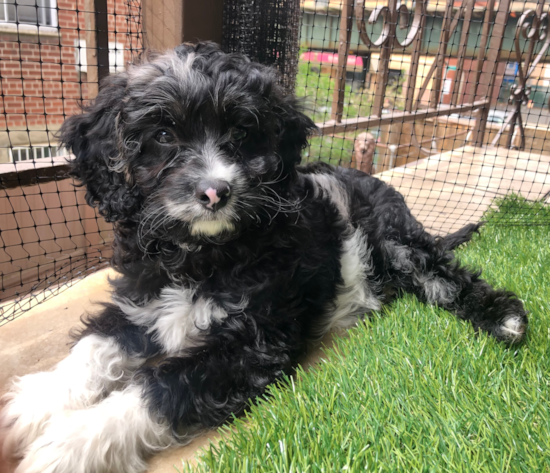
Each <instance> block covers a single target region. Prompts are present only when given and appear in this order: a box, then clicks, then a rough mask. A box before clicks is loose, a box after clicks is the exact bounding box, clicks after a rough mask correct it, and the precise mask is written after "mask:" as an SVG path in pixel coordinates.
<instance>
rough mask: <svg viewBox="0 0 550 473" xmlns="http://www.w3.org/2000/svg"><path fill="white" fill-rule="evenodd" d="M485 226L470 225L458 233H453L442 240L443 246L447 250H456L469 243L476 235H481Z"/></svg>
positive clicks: (483, 223)
mask: <svg viewBox="0 0 550 473" xmlns="http://www.w3.org/2000/svg"><path fill="white" fill-rule="evenodd" d="M483 225H485V222H479V223H469V224H468V225H466V226H465V227H462V228H461V229H460V230H458V231H457V232H454V233H451V234H450V235H447V236H445V237H442V238H441V244H442V245H443V246H444V247H445V249H446V250H454V249H455V248H458V247H459V246H460V245H462V244H463V243H468V242H469V241H470V240H471V239H472V235H473V234H474V233H479V229H480V228H481V227H482V226H483Z"/></svg>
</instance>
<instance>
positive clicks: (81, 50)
mask: <svg viewBox="0 0 550 473" xmlns="http://www.w3.org/2000/svg"><path fill="white" fill-rule="evenodd" d="M76 63H77V64H78V65H79V66H80V71H81V72H88V64H87V60H86V40H84V39H81V40H79V41H78V42H77V49H76ZM125 66H126V63H125V62H124V44H123V43H112V42H111V41H109V72H122V71H124V68H125Z"/></svg>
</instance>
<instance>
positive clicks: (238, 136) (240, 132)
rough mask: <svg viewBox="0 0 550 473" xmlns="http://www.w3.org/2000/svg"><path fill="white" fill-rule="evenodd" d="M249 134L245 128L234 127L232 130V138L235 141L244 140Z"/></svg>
mask: <svg viewBox="0 0 550 473" xmlns="http://www.w3.org/2000/svg"><path fill="white" fill-rule="evenodd" d="M247 136H248V132H247V131H246V130H245V129H244V128H233V129H232V130H231V139H232V140H233V141H243V140H245V139H246V137H247Z"/></svg>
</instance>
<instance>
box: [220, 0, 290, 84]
mask: <svg viewBox="0 0 550 473" xmlns="http://www.w3.org/2000/svg"><path fill="white" fill-rule="evenodd" d="M223 20H224V24H223V41H222V48H223V50H224V51H226V52H238V53H242V54H246V55H247V56H248V57H249V58H250V59H252V60H253V61H257V62H260V63H262V64H266V65H269V66H274V67H276V68H277V69H278V70H279V73H280V74H281V83H282V84H283V85H284V86H285V87H287V89H289V90H292V89H293V88H294V82H295V80H296V72H297V65H298V50H299V39H300V2H299V0H260V1H258V0H225V2H224V16H223Z"/></svg>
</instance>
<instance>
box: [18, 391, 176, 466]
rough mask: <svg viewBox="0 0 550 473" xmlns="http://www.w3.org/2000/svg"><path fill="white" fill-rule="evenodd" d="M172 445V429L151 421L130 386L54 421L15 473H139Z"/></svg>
mask: <svg viewBox="0 0 550 473" xmlns="http://www.w3.org/2000/svg"><path fill="white" fill-rule="evenodd" d="M172 443H173V439H172V435H171V429H170V427H169V426H168V425H167V424H165V423H159V422H158V421H156V420H155V419H153V418H152V417H151V415H150V413H149V410H148V408H147V406H146V405H145V402H144V400H143V398H142V390H141V388H140V387H138V386H134V385H132V386H128V387H127V388H126V389H124V391H115V392H113V393H111V394H110V395H109V396H108V397H107V398H106V399H104V400H103V401H102V402H100V403H99V404H97V405H95V406H93V407H91V408H89V409H83V410H76V411H64V412H62V413H59V414H57V415H55V416H54V417H52V419H51V420H50V422H49V423H48V425H47V426H46V429H45V430H44V434H43V435H42V436H40V437H39V438H38V439H37V440H36V441H35V442H34V443H33V444H32V445H31V446H30V448H29V450H28V451H27V454H26V456H25V458H24V459H23V461H22V462H21V464H20V465H19V467H18V468H17V470H16V473H69V472H70V473H100V472H102V473H107V472H109V473H139V472H143V471H145V470H146V468H147V463H146V462H145V457H146V456H147V455H149V454H150V453H152V452H155V451H158V450H161V449H164V448H166V447H168V446H170V445H171V444H172Z"/></svg>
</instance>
